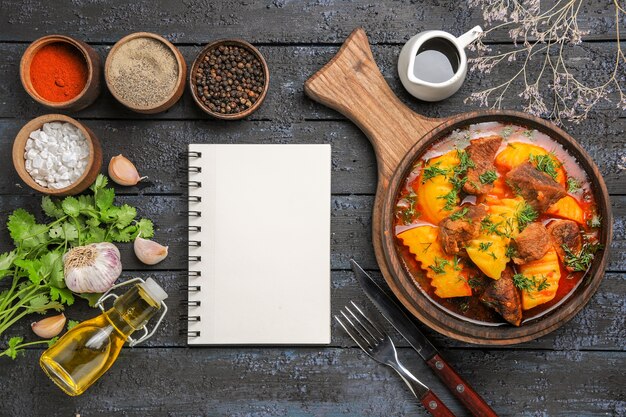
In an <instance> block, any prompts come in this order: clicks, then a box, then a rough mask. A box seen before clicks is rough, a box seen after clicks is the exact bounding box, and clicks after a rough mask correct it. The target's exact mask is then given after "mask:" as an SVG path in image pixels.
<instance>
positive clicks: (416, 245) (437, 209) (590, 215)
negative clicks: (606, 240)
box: [394, 122, 601, 326]
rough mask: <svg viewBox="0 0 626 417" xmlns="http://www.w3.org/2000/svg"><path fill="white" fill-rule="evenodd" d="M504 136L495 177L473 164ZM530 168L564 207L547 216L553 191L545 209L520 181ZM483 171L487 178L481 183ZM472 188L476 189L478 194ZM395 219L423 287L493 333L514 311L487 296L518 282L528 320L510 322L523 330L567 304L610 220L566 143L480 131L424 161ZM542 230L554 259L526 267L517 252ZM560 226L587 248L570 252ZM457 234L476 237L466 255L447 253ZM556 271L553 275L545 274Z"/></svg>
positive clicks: (503, 130)
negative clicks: (481, 150)
mask: <svg viewBox="0 0 626 417" xmlns="http://www.w3.org/2000/svg"><path fill="white" fill-rule="evenodd" d="M496 137H498V138H501V142H500V143H499V146H498V145H497V144H496V145H495V146H496V147H497V150H496V151H495V158H494V159H492V160H491V161H489V164H488V166H487V168H489V169H487V170H485V169H486V168H485V163H484V161H482V162H481V161H480V160H476V161H473V160H472V158H471V157H470V155H472V154H474V153H475V152H474V151H475V149H476V145H475V144H476V143H479V142H481V141H482V140H484V139H485V138H492V139H493V140H492V143H497V139H494V138H496ZM470 144H474V147H473V148H472V149H471V151H469V149H470V148H468V146H469V145H470ZM522 165H524V166H525V167H526V168H527V169H531V168H530V166H528V165H532V167H533V169H535V170H537V171H538V172H537V173H536V172H531V174H532V175H531V176H533V177H534V176H538V178H539V180H541V181H544V182H545V184H548V185H549V186H551V187H553V188H554V189H555V190H556V191H557V192H558V193H559V194H558V195H559V197H558V198H556V200H555V201H556V202H554V203H551V204H550V205H549V207H548V208H544V207H542V206H541V204H542V201H541V198H543V197H544V194H543V191H541V192H538V193H537V195H538V197H537V200H536V201H535V200H533V199H532V198H531V197H529V195H530V194H529V192H528V190H526V189H522V188H527V187H520V186H519V184H518V183H516V182H515V178H514V173H515V172H517V171H519V170H520V169H521V168H524V167H522ZM481 169H482V170H483V172H482V175H480V176H476V175H474V174H476V173H479V171H480V170H481ZM509 173H510V174H509ZM472 178H473V179H472ZM478 178H479V180H478ZM472 181H474V184H470V185H469V188H468V186H467V185H466V184H467V183H468V182H472ZM468 189H469V190H470V191H472V189H473V191H472V193H471V194H470V193H468V192H467V190H468ZM481 189H482V190H483V191H484V192H478V191H479V190H481ZM395 210H396V211H395V214H396V215H395V220H394V226H395V236H396V239H395V241H396V250H397V252H398V254H399V256H400V258H401V260H402V263H403V264H404V268H405V269H406V270H407V271H408V273H409V274H410V276H411V277H412V278H413V280H414V282H415V283H416V285H417V286H418V287H419V288H420V289H421V290H422V292H423V293H424V294H425V295H426V296H427V297H429V298H430V299H431V300H432V301H433V302H434V303H435V304H436V305H438V307H440V308H442V309H443V310H445V311H446V312H448V313H449V314H452V315H455V316H459V317H462V318H464V319H466V320H468V321H472V322H476V323H480V324H483V325H490V326H497V325H505V324H506V323H507V322H506V321H505V320H504V319H503V315H505V313H506V312H505V313H503V311H502V310H503V309H506V308H505V307H503V305H500V304H497V303H496V304H494V302H493V300H491V299H489V297H488V296H487V295H486V294H487V293H488V292H489V294H491V293H492V292H493V291H494V288H497V290H498V291H499V290H500V289H501V288H504V287H506V285H505V281H504V280H503V281H502V282H500V283H499V284H496V282H497V281H499V280H500V279H502V278H503V277H505V276H507V277H506V278H505V279H506V280H508V281H509V282H512V284H509V288H508V291H509V292H508V295H506V297H508V298H507V303H510V302H513V303H515V302H517V301H515V300H518V301H519V303H520V306H518V314H521V320H511V318H510V315H509V318H508V319H507V320H508V321H509V322H511V323H513V324H515V325H520V324H523V323H524V322H527V321H529V320H532V319H534V318H537V317H539V316H541V315H544V314H546V313H547V312H549V311H551V310H553V309H554V308H556V307H558V305H559V304H561V303H562V302H564V301H565V300H566V299H567V298H568V297H569V295H571V294H572V293H573V292H574V290H575V289H576V288H577V287H578V286H579V285H580V284H581V282H582V280H583V277H584V275H585V272H586V270H587V269H588V267H589V265H590V263H591V261H592V260H593V256H594V252H595V251H597V250H601V248H600V247H599V245H598V244H597V241H598V233H599V227H600V223H601V219H600V218H599V217H598V215H597V211H596V203H595V201H594V198H593V193H592V190H591V188H590V183H589V180H588V177H587V175H586V173H585V171H584V170H583V169H582V168H581V167H580V166H579V165H578V163H577V162H576V160H575V159H574V157H572V156H571V155H570V154H569V153H568V152H567V151H566V150H565V149H564V148H563V147H562V146H561V145H560V144H559V143H558V142H556V141H554V140H553V139H551V138H550V137H549V136H547V135H546V134H544V133H542V132H540V131H538V130H532V129H527V128H526V127H523V126H517V125H511V124H503V123H496V122H489V123H480V124H475V125H471V126H469V127H468V128H466V129H463V130H457V131H454V132H452V133H451V134H449V135H448V136H447V137H446V138H444V139H443V140H441V141H439V142H437V143H435V144H433V145H432V146H431V147H430V148H429V149H427V150H426V152H425V153H424V154H423V155H422V156H421V157H420V158H419V159H418V160H416V161H415V163H414V165H413V168H412V170H411V172H410V173H409V174H408V175H407V177H406V180H405V182H404V184H403V187H402V188H401V190H400V191H399V193H398V195H397V196H396V208H395ZM471 213H480V214H479V215H476V216H475V217H471ZM563 221H567V222H565V223H564V222H563ZM461 222H464V223H461ZM533 223H539V224H540V225H543V226H545V228H544V227H540V226H539V225H533V228H536V229H538V230H540V231H541V230H546V232H545V233H547V234H546V235H545V236H547V237H545V239H544V240H545V241H546V242H549V243H547V244H546V245H545V247H544V248H543V249H544V250H545V251H547V252H544V253H543V254H541V258H538V259H532V258H527V259H521V256H522V254H520V253H519V252H516V251H519V250H523V249H524V247H523V244H522V240H523V237H524V235H522V233H523V231H524V229H525V228H527V227H528V226H529V225H530V224H533ZM574 223H575V225H574ZM557 224H558V225H567V226H569V227H570V228H572V229H574V230H576V231H577V233H578V235H577V236H574V238H575V240H576V241H580V243H581V245H582V246H581V247H574V245H570V246H572V247H571V248H570V247H569V246H568V244H561V243H560V242H561V241H560V240H558V233H557V232H556V231H557V230H558V229H557V227H556V225H557ZM450 225H453V226H454V227H460V226H463V227H465V228H466V229H464V230H465V232H466V236H465V240H464V241H462V242H461V241H459V242H454V243H455V244H456V243H458V248H457V250H458V252H456V253H451V252H449V250H450V247H449V246H447V244H449V243H450V241H449V240H446V239H447V238H448V237H449V236H448V235H446V234H445V233H446V232H448V231H449V230H450V227H449V226H450ZM459 225H460V226H459ZM551 225H552V226H551ZM575 226H577V227H575ZM548 231H549V232H548ZM542 233H543V232H542ZM526 234H528V232H527V233H526ZM470 235H471V236H470ZM546 239H547V240H546ZM452 247H453V248H454V245H453V246H452ZM557 254H558V256H557ZM537 256H538V255H537ZM513 259H516V260H517V261H514V260H513ZM518 261H520V263H518ZM550 262H551V263H550ZM557 262H558V265H557ZM546 265H552V267H551V269H550V270H549V271H550V272H548V273H543V271H546V270H547V269H546V268H547V266H546ZM498 268H500V269H498ZM502 268H505V269H504V271H502V270H501V269H502ZM498 271H499V272H498ZM507 274H508V275H507ZM511 276H512V278H511ZM511 288H514V290H513V291H511ZM487 290H489V291H487ZM516 294H517V295H516ZM481 298H483V300H482V301H481ZM519 310H521V313H519Z"/></svg>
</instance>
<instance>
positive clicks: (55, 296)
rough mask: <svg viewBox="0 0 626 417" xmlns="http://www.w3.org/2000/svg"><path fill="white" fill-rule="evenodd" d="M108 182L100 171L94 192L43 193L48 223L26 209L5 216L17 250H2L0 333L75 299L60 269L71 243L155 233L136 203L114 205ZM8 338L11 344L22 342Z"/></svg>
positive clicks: (116, 239)
mask: <svg viewBox="0 0 626 417" xmlns="http://www.w3.org/2000/svg"><path fill="white" fill-rule="evenodd" d="M107 184H108V179H107V178H106V177H105V176H103V175H99V176H98V178H97V179H96V181H95V183H94V184H93V185H92V186H91V188H90V189H91V191H92V192H93V194H92V195H81V196H78V197H66V198H65V199H63V200H60V201H54V200H52V199H51V198H50V197H48V196H45V197H43V200H42V204H41V206H42V209H43V211H44V213H45V214H46V216H48V217H49V218H51V219H52V221H51V222H50V223H46V224H42V223H37V221H36V219H35V216H33V215H32V214H31V213H29V212H27V211H26V210H24V209H17V210H15V211H14V212H13V214H11V215H10V216H9V221H8V223H7V228H8V230H9V233H10V235H11V238H12V239H13V241H14V244H15V249H14V250H12V251H11V252H7V253H4V254H1V255H0V286H1V287H5V288H6V287H8V288H6V289H5V290H4V291H2V292H0V336H2V334H3V333H4V332H5V331H6V330H7V329H9V328H10V327H11V326H12V325H14V324H15V323H16V322H17V321H19V320H20V319H21V318H22V317H24V316H26V315H28V314H31V313H41V314H43V313H45V312H46V311H47V310H50V309H54V310H57V311H59V310H62V309H63V308H64V305H67V306H70V305H72V304H73V303H74V295H73V294H72V292H71V291H70V290H69V289H68V288H67V287H66V285H65V280H64V274H63V255H64V254H65V253H66V252H67V251H68V250H69V249H70V248H72V247H74V246H83V245H88V244H90V243H98V242H130V241H132V240H133V239H135V238H136V237H137V236H138V235H139V234H140V233H141V236H142V237H144V238H150V237H152V236H153V235H154V228H153V224H152V222H151V221H150V220H147V219H140V220H136V217H137V209H136V208H134V207H131V206H129V205H127V204H124V205H121V206H116V205H114V200H115V192H114V190H113V189H112V188H107ZM11 340H12V341H13V343H14V344H15V346H17V345H19V344H21V343H22V339H20V340H19V341H16V340H17V339H15V338H13V339H11ZM9 356H12V355H9Z"/></svg>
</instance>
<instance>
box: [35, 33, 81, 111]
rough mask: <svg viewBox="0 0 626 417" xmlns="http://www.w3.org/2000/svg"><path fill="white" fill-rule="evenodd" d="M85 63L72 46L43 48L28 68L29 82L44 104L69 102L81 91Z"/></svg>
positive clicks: (79, 53)
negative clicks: (46, 101) (48, 102)
mask: <svg viewBox="0 0 626 417" xmlns="http://www.w3.org/2000/svg"><path fill="white" fill-rule="evenodd" d="M87 72H88V69H87V62H86V61H85V58H84V57H83V55H82V53H81V52H80V51H79V50H77V49H76V48H75V47H74V46H72V45H69V44H66V43H63V42H56V43H51V44H48V45H45V46H43V47H42V48H41V49H39V51H37V53H35V56H34V57H33V60H32V61H31V64H30V81H31V83H32V84H33V87H34V89H35V91H37V94H39V95H40V96H41V97H43V98H44V99H46V100H48V101H53V102H57V103H58V102H64V101H69V100H71V99H73V98H74V97H76V96H77V95H79V94H80V92H81V91H83V89H84V88H85V84H87V78H88V74H87Z"/></svg>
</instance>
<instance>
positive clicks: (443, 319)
mask: <svg viewBox="0 0 626 417" xmlns="http://www.w3.org/2000/svg"><path fill="white" fill-rule="evenodd" d="M488 121H500V122H502V121H505V122H512V123H516V124H520V125H522V126H524V125H526V126H528V127H532V128H535V129H537V130H540V131H542V132H543V133H546V134H548V136H550V137H551V138H552V139H553V140H555V141H556V142H558V143H560V144H561V145H563V147H564V148H565V149H566V150H567V151H568V152H569V153H570V154H571V155H572V156H573V157H574V158H575V159H576V161H577V163H578V164H579V165H580V166H581V168H582V169H584V171H585V173H586V174H587V176H588V177H589V181H590V182H591V184H592V189H593V191H594V198H595V200H596V204H597V206H598V211H599V212H600V213H601V215H602V219H603V226H602V228H601V230H600V243H602V244H603V245H604V250H603V251H602V252H601V253H602V256H600V257H596V258H595V259H594V262H593V264H592V266H591V268H590V269H589V270H588V271H587V273H586V274H585V275H584V276H583V278H582V280H584V281H583V282H581V285H579V286H578V287H577V288H576V289H574V291H573V292H572V293H571V295H570V296H569V298H568V299H567V300H565V301H564V302H563V304H560V305H558V306H557V307H556V308H554V309H553V310H551V311H549V312H548V313H546V314H543V315H541V316H539V317H537V318H536V319H532V320H531V321H530V322H528V323H526V324H523V325H522V326H520V327H514V326H508V325H503V326H497V327H491V326H484V325H478V324H473V323H470V322H468V321H465V320H462V319H457V318H455V317H454V316H452V315H450V314H448V313H446V312H445V311H443V310H442V309H441V308H439V307H438V306H436V305H433V303H434V302H433V301H431V300H429V299H428V298H427V297H426V296H424V295H423V294H422V290H421V289H420V288H418V284H416V283H415V282H414V281H413V279H412V277H411V276H410V275H409V274H408V271H406V270H405V268H404V267H403V266H402V264H401V262H399V256H398V254H397V252H396V249H395V244H394V239H395V233H393V232H391V233H389V231H393V216H392V214H393V205H394V203H395V199H396V196H397V193H398V191H399V188H400V187H401V186H402V182H403V181H404V179H405V178H406V175H407V173H408V170H409V169H410V167H411V166H412V163H413V161H415V159H416V158H419V157H421V155H422V154H423V153H424V152H425V151H426V150H427V149H428V148H429V147H430V146H431V145H432V144H434V143H436V142H437V141H439V140H441V139H443V137H444V136H445V135H447V134H449V133H450V132H452V131H453V130H455V129H458V128H461V127H465V126H468V125H470V124H475V123H482V122H488ZM594 172H598V173H599V170H598V168H597V166H596V164H595V163H594V161H593V159H591V157H590V156H589V155H588V154H587V152H586V151H585V150H584V149H583V148H582V147H581V146H580V145H579V144H578V142H577V141H576V140H575V139H574V138H573V137H571V136H570V135H569V134H568V133H567V132H565V131H563V130H562V129H561V128H559V127H558V126H556V125H554V124H553V123H551V122H547V121H545V120H543V119H540V118H538V117H535V116H532V115H528V114H525V113H521V112H516V111H504V110H485V111H478V112H472V113H463V114H460V115H458V116H453V117H451V118H450V119H448V120H445V121H443V122H442V124H440V125H439V126H437V127H436V128H435V129H433V130H432V131H430V132H428V133H427V134H426V135H424V136H423V137H422V138H421V139H420V140H418V141H417V143H416V144H415V145H414V146H413V147H412V148H411V149H410V150H409V151H408V152H407V154H406V155H405V157H404V158H403V159H402V161H401V162H400V164H399V165H398V167H397V168H396V170H395V171H394V174H393V176H392V178H391V180H390V181H389V185H388V187H387V189H386V191H385V194H384V200H383V204H382V207H381V210H382V213H381V217H380V222H381V223H382V225H381V226H382V227H381V233H380V238H381V241H382V246H383V252H384V254H385V262H386V266H387V267H388V270H389V271H390V275H391V276H390V277H386V276H385V279H386V280H387V281H388V284H389V286H390V287H391V289H392V290H393V292H394V293H395V295H396V296H397V297H398V299H399V300H400V301H401V302H402V304H404V306H405V307H407V308H408V309H409V311H411V313H412V314H413V315H415V316H416V317H417V318H418V319H419V320H420V321H421V322H423V323H424V324H426V325H427V326H429V327H430V328H432V329H434V330H436V331H438V332H439V333H442V334H443V335H446V336H449V337H451V338H453V339H456V340H460V341H464V342H469V343H475V344H482V345H508V344H514V343H522V342H526V341H529V340H533V339H536V338H538V337H540V336H543V335H545V334H547V333H550V332H552V331H554V330H556V329H557V328H559V327H561V326H562V325H564V324H565V323H566V322H568V321H569V320H570V319H571V318H572V317H574V316H575V315H576V314H577V313H578V312H580V310H582V308H583V307H584V306H585V305H586V304H587V303H588V302H589V300H590V298H591V297H592V296H593V294H594V293H595V292H596V290H597V288H598V286H599V285H600V282H601V281H602V279H603V278H604V273H605V267H606V264H607V262H608V258H609V252H610V244H611V241H612V224H613V216H612V211H611V205H610V200H609V194H608V191H607V188H606V184H605V183H604V179H603V178H602V176H601V175H596V174H595V173H594ZM385 231H388V232H387V233H385ZM400 276H402V278H403V279H401V278H400ZM403 280H404V282H403ZM389 281H391V282H389ZM405 282H410V283H411V284H412V285H413V286H414V287H416V291H415V293H416V294H418V297H417V299H414V298H413V297H411V295H410V294H409V293H408V291H407V289H406V288H405V284H404V283H405ZM413 303H415V304H416V305H414V304H413Z"/></svg>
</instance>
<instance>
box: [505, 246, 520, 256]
mask: <svg viewBox="0 0 626 417" xmlns="http://www.w3.org/2000/svg"><path fill="white" fill-rule="evenodd" d="M504 255H505V256H506V257H507V258H512V257H514V256H516V255H517V249H516V248H515V246H513V245H509V246H507V247H506V252H504Z"/></svg>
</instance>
